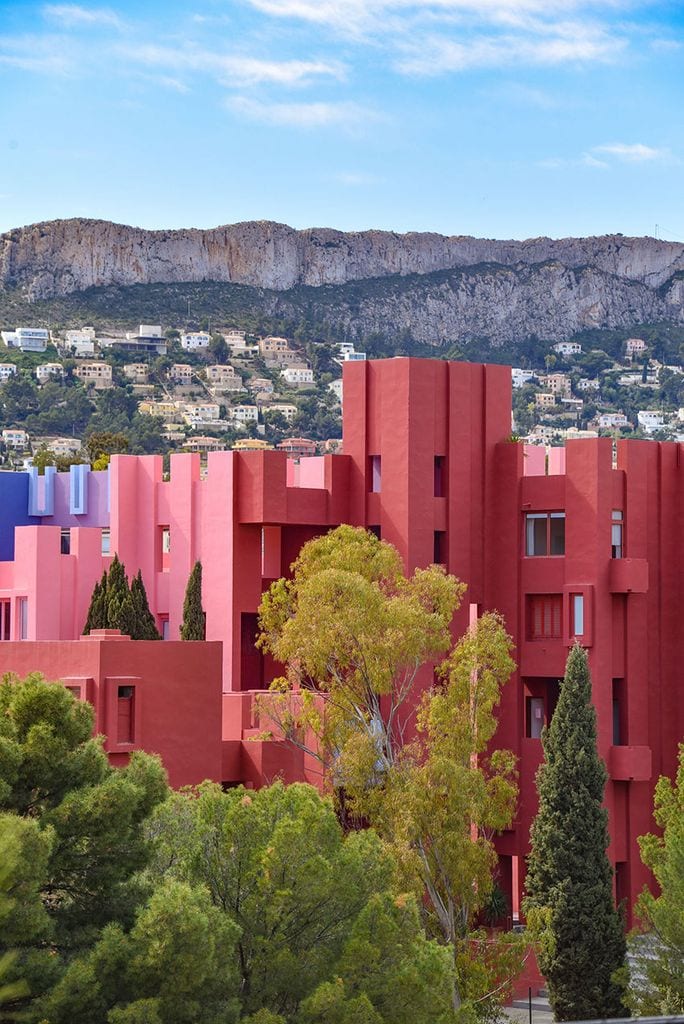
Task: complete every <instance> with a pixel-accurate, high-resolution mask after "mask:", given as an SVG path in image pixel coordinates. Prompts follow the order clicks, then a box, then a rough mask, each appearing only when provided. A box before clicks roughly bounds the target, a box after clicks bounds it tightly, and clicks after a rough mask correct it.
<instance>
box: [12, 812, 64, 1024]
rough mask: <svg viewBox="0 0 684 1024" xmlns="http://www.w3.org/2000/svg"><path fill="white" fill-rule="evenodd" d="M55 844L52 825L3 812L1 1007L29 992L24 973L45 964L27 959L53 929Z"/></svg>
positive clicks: (21, 998)
mask: <svg viewBox="0 0 684 1024" xmlns="http://www.w3.org/2000/svg"><path fill="white" fill-rule="evenodd" d="M52 843H53V833H52V830H51V829H49V828H48V829H41V828H40V827H39V825H38V822H36V821H33V820H30V819H24V818H20V817H19V816H18V815H16V814H9V813H6V812H5V813H0V1006H3V1005H5V1006H6V1005H7V1004H12V1003H16V1002H17V1001H19V1000H23V999H24V997H25V996H27V995H28V994H29V985H28V983H27V981H26V978H25V974H26V973H29V974H30V973H32V969H33V970H35V967H36V966H41V967H42V963H40V964H38V965H36V964H35V962H34V964H33V965H28V966H27V963H26V960H27V957H32V953H33V947H34V945H35V944H36V943H37V942H39V941H41V940H43V939H45V938H47V937H49V935H50V931H51V927H50V920H49V918H48V915H47V913H46V911H45V907H44V906H43V903H42V900H41V889H42V887H43V886H44V885H45V882H46V877H47V862H48V858H49V856H50V851H51V849H52ZM32 959H33V960H34V961H35V956H33V957H32ZM43 959H44V958H43ZM2 1016H3V1015H2V1013H0V1017H2Z"/></svg>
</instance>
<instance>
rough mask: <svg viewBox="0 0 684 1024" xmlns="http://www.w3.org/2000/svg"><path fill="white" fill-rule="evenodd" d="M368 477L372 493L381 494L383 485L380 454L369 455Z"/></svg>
mask: <svg viewBox="0 0 684 1024" xmlns="http://www.w3.org/2000/svg"><path fill="white" fill-rule="evenodd" d="M368 478H369V484H370V491H371V493H373V494H379V493H380V487H381V485H382V461H381V458H380V456H379V455H370V456H369V457H368Z"/></svg>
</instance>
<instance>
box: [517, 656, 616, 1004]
mask: <svg viewBox="0 0 684 1024" xmlns="http://www.w3.org/2000/svg"><path fill="white" fill-rule="evenodd" d="M543 743H544V754H545V763H544V764H542V765H541V767H540V769H539V772H538V775H537V788H538V791H539V812H538V814H537V817H536V819H535V821H534V823H533V826H532V831H531V836H530V839H531V853H530V858H529V864H528V873H527V881H526V889H527V898H526V903H525V910H526V913H527V915H528V923H529V925H530V928H531V931H532V933H533V934H535V935H536V937H537V938H538V940H539V950H538V958H539V966H540V968H541V971H542V973H543V974H544V976H545V977H546V980H547V983H548V990H549V1001H550V1003H551V1006H552V1008H553V1011H554V1014H555V1016H556V1020H582V1019H585V1020H586V1019H591V1018H597V1017H620V1016H625V1015H626V1011H625V1010H624V1007H623V1004H622V999H621V989H620V987H619V984H617V983H616V982H615V981H614V980H613V974H614V972H615V971H616V970H618V969H620V968H621V967H622V966H623V964H624V961H625V937H624V929H623V924H622V920H621V916H620V913H619V912H618V911H617V910H616V908H615V905H614V902H613V887H612V869H611V866H610V863H609V861H608V858H607V856H606V848H607V846H608V829H607V819H608V815H607V812H606V810H605V808H604V807H603V790H604V787H605V782H606V777H607V776H606V769H605V766H604V764H603V762H602V761H601V759H600V758H599V756H598V752H597V749H596V712H595V710H594V707H593V705H592V703H591V678H590V675H589V666H588V662H587V655H586V652H585V651H584V650H583V649H582V648H581V647H580V646H579V645H577V644H576V645H575V646H574V647H573V648H572V650H571V651H570V655H569V657H568V661H567V665H566V671H565V679H564V680H563V682H562V685H561V691H560V697H559V700H558V704H557V706H556V710H555V713H554V716H553V719H552V721H551V725H550V727H549V729H548V730H545V732H544V735H543Z"/></svg>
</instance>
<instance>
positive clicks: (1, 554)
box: [0, 473, 40, 562]
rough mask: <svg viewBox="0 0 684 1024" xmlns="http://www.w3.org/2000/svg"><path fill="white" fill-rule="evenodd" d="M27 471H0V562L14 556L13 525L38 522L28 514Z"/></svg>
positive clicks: (36, 518) (26, 524) (28, 524)
mask: <svg viewBox="0 0 684 1024" xmlns="http://www.w3.org/2000/svg"><path fill="white" fill-rule="evenodd" d="M28 501H29V475H28V473H0V562H9V561H11V560H12V559H13V558H14V527H15V526H30V525H31V524H33V523H40V519H39V517H38V516H30V515H29V514H28Z"/></svg>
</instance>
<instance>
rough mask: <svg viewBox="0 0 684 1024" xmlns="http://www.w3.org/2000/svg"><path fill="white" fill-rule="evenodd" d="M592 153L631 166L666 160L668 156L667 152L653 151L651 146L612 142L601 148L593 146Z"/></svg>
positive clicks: (665, 150) (637, 143)
mask: <svg viewBox="0 0 684 1024" xmlns="http://www.w3.org/2000/svg"><path fill="white" fill-rule="evenodd" d="M592 153H605V154H606V156H613V157H615V158H616V159H617V160H623V161H625V162H626V163H631V164H641V163H646V162H648V161H653V160H666V159H667V158H668V157H669V156H670V153H669V150H667V149H655V148H654V147H653V146H644V144H643V143H642V142H634V143H625V142H613V143H609V144H606V145H603V146H594V147H593V149H592Z"/></svg>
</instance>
